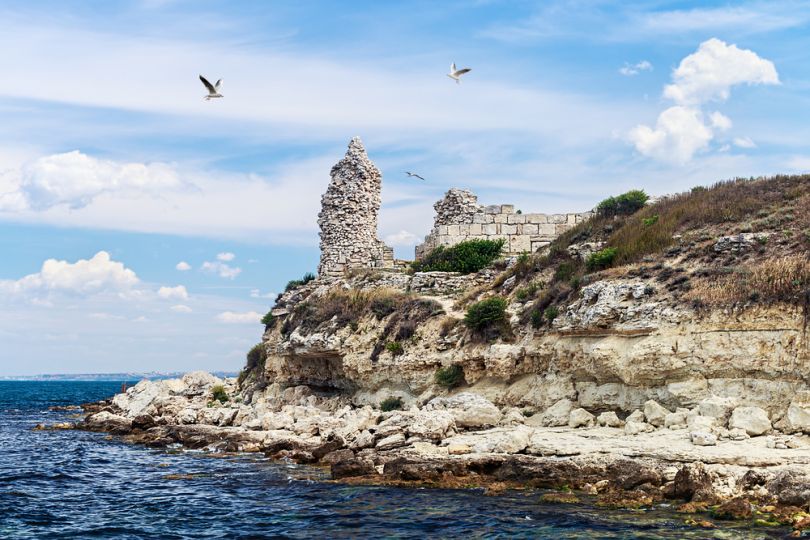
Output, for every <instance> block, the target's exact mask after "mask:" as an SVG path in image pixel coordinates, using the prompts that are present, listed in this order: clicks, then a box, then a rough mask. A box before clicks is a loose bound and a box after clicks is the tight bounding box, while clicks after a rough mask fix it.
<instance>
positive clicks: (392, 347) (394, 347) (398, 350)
mask: <svg viewBox="0 0 810 540" xmlns="http://www.w3.org/2000/svg"><path fill="white" fill-rule="evenodd" d="M385 350H386V351H388V352H390V353H391V356H399V355H400V354H404V353H405V349H404V348H403V347H402V343H400V342H399V341H389V342H388V343H386V344H385Z"/></svg>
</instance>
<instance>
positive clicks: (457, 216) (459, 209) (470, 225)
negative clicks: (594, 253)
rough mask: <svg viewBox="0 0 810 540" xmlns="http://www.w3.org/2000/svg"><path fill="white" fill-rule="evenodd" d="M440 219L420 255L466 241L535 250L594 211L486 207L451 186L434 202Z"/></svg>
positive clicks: (509, 249) (418, 250)
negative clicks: (548, 211) (495, 242)
mask: <svg viewBox="0 0 810 540" xmlns="http://www.w3.org/2000/svg"><path fill="white" fill-rule="evenodd" d="M433 208H435V209H436V218H435V220H434V223H433V229H432V230H431V231H430V234H428V235H427V236H426V237H425V241H424V243H422V244H420V245H418V246H416V258H417V259H418V258H420V257H422V256H423V255H426V254H427V253H428V252H430V250H432V249H434V248H436V247H438V246H452V245H455V244H458V243H459V242H461V241H463V240H471V239H486V240H497V239H501V238H503V239H504V240H506V244H505V246H504V251H505V252H506V253H507V254H509V255H517V254H519V253H523V252H524V251H526V252H534V251H537V250H538V249H540V248H542V247H545V246H547V245H549V244H550V243H551V242H552V241H553V240H554V239H555V238H557V237H558V236H560V235H561V234H562V233H564V232H565V231H567V230H568V229H570V228H571V227H573V226H574V225H576V224H577V223H580V222H582V221H585V220H587V219H590V217H591V216H593V212H579V213H568V214H534V213H532V214H518V213H516V212H515V207H514V205H511V204H500V205H492V206H483V205H480V204H478V197H477V196H476V195H475V194H473V193H472V192H470V191H467V190H464V189H455V188H454V189H451V190H450V191H448V192H447V193H446V194H445V196H444V198H443V199H441V200H440V201H438V202H437V203H436V204H434V205H433Z"/></svg>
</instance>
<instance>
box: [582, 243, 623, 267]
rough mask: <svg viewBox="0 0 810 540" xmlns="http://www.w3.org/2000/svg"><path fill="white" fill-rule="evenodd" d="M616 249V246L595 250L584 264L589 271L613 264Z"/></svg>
mask: <svg viewBox="0 0 810 540" xmlns="http://www.w3.org/2000/svg"><path fill="white" fill-rule="evenodd" d="M618 251H619V250H618V249H616V248H605V249H603V250H601V251H597V252H596V253H593V254H592V255H591V256H590V257H588V261H587V262H586V263H585V266H586V267H587V268H588V271H590V272H594V271H596V270H602V269H603V268H607V267H609V266H610V265H611V264H613V260H614V259H615V258H616V253H618Z"/></svg>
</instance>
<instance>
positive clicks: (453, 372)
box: [433, 364, 464, 389]
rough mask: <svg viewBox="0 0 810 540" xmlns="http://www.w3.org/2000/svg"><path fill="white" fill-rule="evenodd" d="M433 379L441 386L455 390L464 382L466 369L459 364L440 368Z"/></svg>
mask: <svg viewBox="0 0 810 540" xmlns="http://www.w3.org/2000/svg"><path fill="white" fill-rule="evenodd" d="M433 379H434V380H435V381H436V384H438V385H439V386H442V387H444V388H447V389H450V388H455V387H456V386H458V385H460V384H461V383H462V382H464V368H462V367H461V366H460V365H458V364H454V365H452V366H448V367H443V368H439V369H437V370H436V374H435V375H434V377H433Z"/></svg>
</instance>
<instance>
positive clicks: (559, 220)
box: [548, 214, 568, 223]
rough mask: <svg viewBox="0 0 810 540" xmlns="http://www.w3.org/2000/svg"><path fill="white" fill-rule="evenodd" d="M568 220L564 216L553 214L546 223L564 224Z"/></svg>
mask: <svg viewBox="0 0 810 540" xmlns="http://www.w3.org/2000/svg"><path fill="white" fill-rule="evenodd" d="M567 219H568V218H567V217H565V214H553V215H551V216H549V218H548V221H549V223H565V221H566V220H567Z"/></svg>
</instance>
